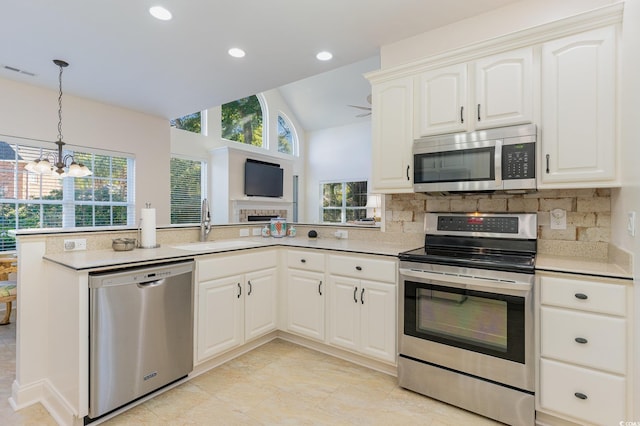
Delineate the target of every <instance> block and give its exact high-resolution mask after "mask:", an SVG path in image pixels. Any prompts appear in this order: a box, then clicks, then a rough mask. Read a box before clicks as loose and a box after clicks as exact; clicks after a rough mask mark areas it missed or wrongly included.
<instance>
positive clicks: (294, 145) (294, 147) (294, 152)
mask: <svg viewBox="0 0 640 426" xmlns="http://www.w3.org/2000/svg"><path fill="white" fill-rule="evenodd" d="M280 117H282V120H283V121H284V122H285V124H286V125H287V126H288V127H289V131H290V132H291V152H290V153H289V152H282V151H280ZM276 129H277V131H276V135H277V136H276V144H277V147H276V150H277V151H278V153H279V154H282V155H288V156H291V157H297V156H299V150H298V132H297V131H296V126H294V125H293V122H292V121H291V120H290V119H289V117H288V116H287V114H285V113H284V112H282V111H278V114H277V115H276Z"/></svg>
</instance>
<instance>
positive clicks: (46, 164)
mask: <svg viewBox="0 0 640 426" xmlns="http://www.w3.org/2000/svg"><path fill="white" fill-rule="evenodd" d="M53 63H54V64H56V65H57V66H58V67H59V68H60V73H59V75H58V83H59V91H58V140H57V141H56V142H55V144H56V145H57V146H58V154H57V155H56V154H54V153H48V154H46V155H44V156H41V157H40V158H39V159H37V160H35V161H30V162H29V163H28V164H27V165H26V166H25V169H26V170H28V171H30V172H34V173H38V174H41V175H42V174H54V175H57V176H58V177H60V178H63V177H66V176H69V177H85V176H89V175H91V174H93V172H92V171H91V170H89V168H88V167H87V166H85V165H84V164H82V163H76V161H75V159H74V158H73V155H70V154H67V155H64V156H63V155H62V147H63V146H64V145H65V143H64V142H62V70H63V69H64V68H66V67H68V66H69V64H68V63H67V62H65V61H62V60H60V59H54V60H53Z"/></svg>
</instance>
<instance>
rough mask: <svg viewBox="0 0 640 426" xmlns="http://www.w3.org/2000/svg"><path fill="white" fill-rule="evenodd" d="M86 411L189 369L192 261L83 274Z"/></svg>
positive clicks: (102, 409) (95, 412)
mask: <svg viewBox="0 0 640 426" xmlns="http://www.w3.org/2000/svg"><path fill="white" fill-rule="evenodd" d="M89 307H90V311H89V316H90V318H89V321H90V324H89V333H90V335H89V415H88V420H93V419H96V418H98V417H100V416H102V415H104V414H107V413H109V412H110V411H113V410H115V409H116V408H119V407H121V406H123V405H126V404H127V403H129V402H131V401H134V400H135V399H138V398H140V397H142V396H144V395H146V394H148V393H151V392H153V391H155V390H157V389H159V388H161V387H163V386H165V385H168V384H170V383H172V382H174V381H176V380H179V379H181V378H183V377H185V376H187V375H188V374H189V373H190V372H191V371H192V369H193V261H188V262H184V261H182V262H177V263H163V264H160V265H153V266H146V267H141V268H128V269H120V270H117V271H108V272H104V273H92V274H90V276H89Z"/></svg>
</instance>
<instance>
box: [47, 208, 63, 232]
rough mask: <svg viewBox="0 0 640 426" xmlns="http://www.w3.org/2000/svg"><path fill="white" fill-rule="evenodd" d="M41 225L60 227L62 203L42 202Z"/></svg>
mask: <svg viewBox="0 0 640 426" xmlns="http://www.w3.org/2000/svg"><path fill="white" fill-rule="evenodd" d="M42 227H43V228H62V205H60V204H44V205H43V206H42Z"/></svg>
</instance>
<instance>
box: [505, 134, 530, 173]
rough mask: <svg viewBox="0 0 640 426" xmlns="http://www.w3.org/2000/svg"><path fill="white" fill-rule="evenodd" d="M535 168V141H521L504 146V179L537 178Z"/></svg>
mask: <svg viewBox="0 0 640 426" xmlns="http://www.w3.org/2000/svg"><path fill="white" fill-rule="evenodd" d="M535 170H536V144H535V143H519V144H513V145H504V146H503V147H502V179H505V180H508V179H535V177H536V171H535Z"/></svg>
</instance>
